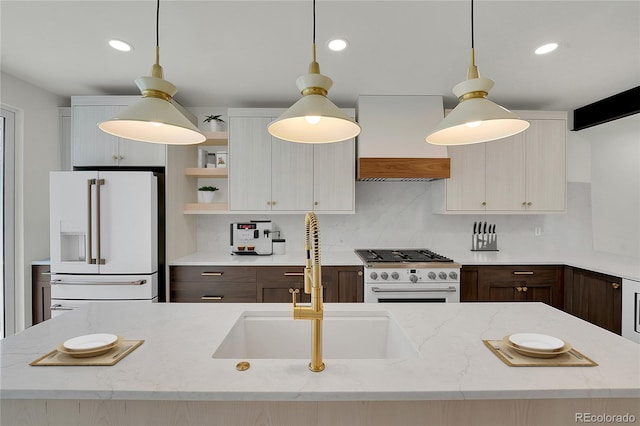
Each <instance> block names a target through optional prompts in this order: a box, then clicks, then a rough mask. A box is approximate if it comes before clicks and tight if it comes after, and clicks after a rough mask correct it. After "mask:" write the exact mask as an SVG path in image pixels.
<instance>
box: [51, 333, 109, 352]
mask: <svg viewBox="0 0 640 426" xmlns="http://www.w3.org/2000/svg"><path fill="white" fill-rule="evenodd" d="M116 340H118V336H116V335H115V334H106V333H99V334H87V335H84V336H78V337H74V338H73V339H69V340H67V341H66V342H64V343H63V344H62V346H63V347H64V348H65V349H68V350H70V351H88V350H95V349H101V348H104V347H107V346H109V345H113V344H115V342H116Z"/></svg>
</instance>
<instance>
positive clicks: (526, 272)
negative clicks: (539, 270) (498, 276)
mask: <svg viewBox="0 0 640 426" xmlns="http://www.w3.org/2000/svg"><path fill="white" fill-rule="evenodd" d="M513 275H533V271H514V272H513Z"/></svg>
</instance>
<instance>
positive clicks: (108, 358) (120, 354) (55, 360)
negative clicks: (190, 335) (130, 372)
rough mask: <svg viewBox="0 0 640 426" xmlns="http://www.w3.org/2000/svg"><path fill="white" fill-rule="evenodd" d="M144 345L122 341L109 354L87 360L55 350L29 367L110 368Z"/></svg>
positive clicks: (142, 341)
mask: <svg viewBox="0 0 640 426" xmlns="http://www.w3.org/2000/svg"><path fill="white" fill-rule="evenodd" d="M143 343H144V340H123V341H121V342H120V343H119V344H117V345H116V346H115V347H113V349H111V350H110V351H109V352H107V353H104V354H102V355H98V356H93V357H89V358H76V357H72V356H71V355H67V354H66V353H64V352H60V351H59V350H57V349H54V350H52V351H51V352H49V353H48V354H46V355H43V356H41V357H40V358H38V359H36V360H34V361H31V362H30V363H29V365H33V366H44V367H47V366H61V365H68V366H71V365H74V366H81V365H86V366H110V365H115V364H117V363H118V362H119V361H120V360H121V359H122V358H124V357H126V356H127V355H129V354H130V353H131V352H133V351H134V350H135V349H136V348H137V347H138V346H140V345H141V344H143Z"/></svg>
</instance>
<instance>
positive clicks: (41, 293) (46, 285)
mask: <svg viewBox="0 0 640 426" xmlns="http://www.w3.org/2000/svg"><path fill="white" fill-rule="evenodd" d="M31 296H32V297H31V301H32V304H31V309H32V312H31V316H32V321H33V325H36V324H38V323H41V322H42V321H45V320H48V319H49V318H51V267H50V266H49V265H31Z"/></svg>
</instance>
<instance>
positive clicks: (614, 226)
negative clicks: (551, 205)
mask: <svg viewBox="0 0 640 426" xmlns="http://www.w3.org/2000/svg"><path fill="white" fill-rule="evenodd" d="M578 133H579V134H580V136H581V137H582V138H583V139H584V140H585V141H587V142H589V143H590V145H591V158H592V162H591V182H592V184H591V189H592V199H593V245H594V249H595V250H598V251H605V252H609V253H614V254H621V255H627V256H634V257H640V114H636V115H632V116H630V117H626V118H622V119H619V120H616V121H612V122H610V123H606V124H601V125H599V126H595V127H591V128H588V129H585V130H581V131H580V132H578Z"/></svg>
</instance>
